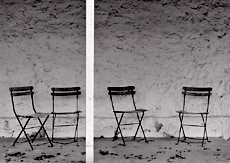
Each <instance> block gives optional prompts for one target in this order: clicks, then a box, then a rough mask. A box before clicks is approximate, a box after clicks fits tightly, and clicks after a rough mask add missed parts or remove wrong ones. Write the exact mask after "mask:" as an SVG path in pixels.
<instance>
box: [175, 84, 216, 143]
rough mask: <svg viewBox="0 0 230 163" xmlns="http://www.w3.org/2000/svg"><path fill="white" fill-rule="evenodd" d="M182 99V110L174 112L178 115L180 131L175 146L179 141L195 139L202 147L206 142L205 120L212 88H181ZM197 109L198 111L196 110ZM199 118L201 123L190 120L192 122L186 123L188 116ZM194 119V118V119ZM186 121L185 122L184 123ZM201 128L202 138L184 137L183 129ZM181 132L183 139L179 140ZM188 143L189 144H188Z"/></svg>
mask: <svg viewBox="0 0 230 163" xmlns="http://www.w3.org/2000/svg"><path fill="white" fill-rule="evenodd" d="M182 89H183V91H182V94H183V96H184V98H183V110H179V111H176V112H177V113H179V120H180V129H179V136H178V140H177V144H178V143H179V141H182V142H186V139H187V138H188V139H196V140H202V146H203V145H204V141H205V140H207V141H209V140H208V134H207V128H206V126H207V119H208V114H209V102H210V96H211V94H212V93H211V91H212V88H210V87H183V88H182ZM194 100H195V101H194ZM198 109H199V110H198ZM199 115H200V116H201V123H200V122H197V121H194V120H192V122H188V121H187V120H188V116H189V117H191V116H192V117H193V116H198V117H199ZM194 118H195V117H194ZM185 120H186V121H185ZM186 126H190V127H202V128H203V136H202V138H195V137H187V136H186V135H185V129H184V128H185V127H186ZM181 131H182V133H183V139H182V140H180V134H181ZM188 143H189V142H188Z"/></svg>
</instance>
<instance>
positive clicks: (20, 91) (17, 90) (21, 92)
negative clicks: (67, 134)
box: [9, 86, 53, 150]
mask: <svg viewBox="0 0 230 163" xmlns="http://www.w3.org/2000/svg"><path fill="white" fill-rule="evenodd" d="M9 90H10V95H11V101H12V106H13V112H14V114H15V117H16V119H17V120H18V122H19V125H20V126H21V131H20V133H19V134H18V136H17V138H16V139H15V141H14V143H13V146H14V145H15V143H16V142H17V141H18V139H19V137H20V136H21V134H22V133H24V134H25V137H26V140H27V142H28V143H29V145H30V147H31V149H32V150H33V146H32V143H33V142H34V140H35V139H36V137H37V136H38V134H39V132H40V131H41V130H43V131H44V133H45V135H46V137H47V139H48V141H49V143H50V146H51V147H52V146H53V144H52V142H51V140H50V138H49V136H48V134H47V132H46V129H45V127H44V125H45V123H46V121H47V119H48V118H49V115H50V113H40V112H39V113H38V112H36V110H35V106H34V99H33V96H34V92H33V86H25V87H10V88H9ZM19 96H20V97H21V98H19ZM16 97H17V99H16ZM28 97H30V98H28ZM27 100H28V101H31V103H32V110H31V111H32V113H31V114H26V113H28V112H30V111H29V110H25V108H22V107H20V105H23V104H22V103H23V102H24V103H25V101H27ZM15 101H17V102H15ZM16 107H17V108H16ZM19 108H20V110H21V112H20V111H19ZM16 110H17V111H16ZM19 112H20V114H19ZM22 112H23V113H24V114H22ZM42 118H43V119H44V121H43V122H42V120H41V119H42ZM23 119H25V120H26V122H25V124H24V125H23ZM31 119H37V120H38V122H39V124H40V125H39V126H31V125H30V126H31V127H27V125H28V124H29V122H30V120H31ZM34 128H39V130H38V131H37V132H36V134H35V135H34V136H33V138H32V140H30V139H29V137H28V135H27V133H26V130H27V129H34Z"/></svg>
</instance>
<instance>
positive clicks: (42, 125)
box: [32, 115, 53, 147]
mask: <svg viewBox="0 0 230 163" xmlns="http://www.w3.org/2000/svg"><path fill="white" fill-rule="evenodd" d="M48 118H49V115H48V116H46V119H45V120H44V122H43V123H42V121H41V119H40V118H38V121H39V122H40V124H41V127H40V128H39V130H38V132H37V133H36V134H35V136H34V138H33V139H32V142H34V140H35V139H36V137H37V136H38V134H39V132H40V131H41V130H42V129H43V131H44V133H45V135H46V137H47V139H48V141H49V143H50V145H51V147H53V144H52V142H51V140H50V138H49V136H48V134H47V132H46V129H45V127H44V125H45V123H46V121H47V120H48Z"/></svg>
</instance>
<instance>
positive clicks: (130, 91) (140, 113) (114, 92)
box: [107, 86, 148, 146]
mask: <svg viewBox="0 0 230 163" xmlns="http://www.w3.org/2000/svg"><path fill="white" fill-rule="evenodd" d="M107 89H108V91H109V92H108V94H109V96H110V100H111V104H112V108H113V113H114V116H115V119H116V122H117V128H116V130H115V133H114V137H113V140H116V139H118V134H119V133H120V134H121V138H122V141H123V145H124V146H125V140H124V136H123V134H122V130H121V126H124V125H135V124H136V125H137V129H136V132H135V135H134V138H133V139H134V140H135V139H136V136H137V133H138V130H139V128H141V130H142V133H143V136H144V139H145V141H146V142H148V141H147V139H146V136H145V132H144V129H143V127H142V120H143V117H144V114H145V112H146V111H147V110H145V109H137V108H136V104H135V100H134V94H135V91H134V89H135V87H134V86H126V87H108V88H107ZM113 96H126V97H127V96H130V97H131V99H132V105H133V106H132V107H133V109H132V110H124V109H122V108H119V109H117V108H116V107H115V106H114V100H113ZM131 99H130V100H131ZM130 100H129V101H130ZM125 114H136V118H137V122H134V123H133V122H131V123H121V122H122V119H123V117H124V115H125ZM119 115H120V116H119Z"/></svg>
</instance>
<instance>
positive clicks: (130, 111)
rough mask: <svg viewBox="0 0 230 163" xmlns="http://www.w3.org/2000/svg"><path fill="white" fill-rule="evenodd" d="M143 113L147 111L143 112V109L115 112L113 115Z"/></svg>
mask: <svg viewBox="0 0 230 163" xmlns="http://www.w3.org/2000/svg"><path fill="white" fill-rule="evenodd" d="M145 111H147V110H145V109H137V110H128V111H123V110H122V111H120V110H117V111H114V113H140V112H145Z"/></svg>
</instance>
